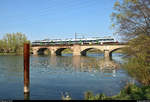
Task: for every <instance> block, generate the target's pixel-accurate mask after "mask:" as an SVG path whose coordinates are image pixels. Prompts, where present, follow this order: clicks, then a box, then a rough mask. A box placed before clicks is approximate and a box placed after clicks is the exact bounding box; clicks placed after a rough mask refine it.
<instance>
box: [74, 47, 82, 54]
mask: <svg viewBox="0 0 150 102" xmlns="http://www.w3.org/2000/svg"><path fill="white" fill-rule="evenodd" d="M80 55H81V46H80V45H73V56H80Z"/></svg>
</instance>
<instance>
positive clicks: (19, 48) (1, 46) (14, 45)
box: [0, 32, 29, 54]
mask: <svg viewBox="0 0 150 102" xmlns="http://www.w3.org/2000/svg"><path fill="white" fill-rule="evenodd" d="M25 42H28V43H29V41H27V38H26V36H25V35H24V34H22V33H18V32H17V33H12V34H11V33H10V34H6V35H5V36H4V37H3V39H2V40H0V53H16V54H21V53H22V52H23V44H24V43H25Z"/></svg>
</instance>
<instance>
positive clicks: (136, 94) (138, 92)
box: [84, 84, 150, 100]
mask: <svg viewBox="0 0 150 102" xmlns="http://www.w3.org/2000/svg"><path fill="white" fill-rule="evenodd" d="M84 96H85V100H146V99H150V86H142V87H137V86H136V85H134V84H127V85H126V86H125V87H124V89H122V90H121V91H120V93H119V94H117V95H115V96H105V95H104V94H97V95H96V96H94V95H93V93H92V92H90V91H88V92H86V93H85V95H84Z"/></svg>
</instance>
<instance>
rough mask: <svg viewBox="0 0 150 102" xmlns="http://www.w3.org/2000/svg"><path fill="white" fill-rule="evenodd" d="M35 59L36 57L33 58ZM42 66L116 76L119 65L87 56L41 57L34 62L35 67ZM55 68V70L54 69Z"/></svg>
mask: <svg viewBox="0 0 150 102" xmlns="http://www.w3.org/2000/svg"><path fill="white" fill-rule="evenodd" d="M33 58H34V56H33ZM39 64H40V66H41V68H47V69H51V70H54V69H55V70H56V69H57V68H59V69H60V70H65V71H69V72H90V73H91V72H93V73H94V72H102V73H112V75H113V76H115V73H116V70H117V69H119V68H120V66H119V64H118V63H116V62H115V61H113V60H110V59H104V58H101V57H97V58H95V57H86V56H47V57H46V58H45V56H41V57H37V58H36V59H35V60H33V62H32V65H33V67H36V66H39ZM52 68H53V69H52Z"/></svg>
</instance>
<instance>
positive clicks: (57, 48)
mask: <svg viewBox="0 0 150 102" xmlns="http://www.w3.org/2000/svg"><path fill="white" fill-rule="evenodd" d="M126 46H127V45H78V44H74V45H49V46H48V45H47V46H40V45H39V46H32V51H33V55H38V54H39V53H41V52H44V50H46V49H48V50H49V51H50V52H51V55H61V52H62V51H63V50H64V49H71V50H72V51H73V56H76V55H83V56H86V53H87V51H88V50H90V49H99V50H101V51H103V52H104V57H105V58H111V56H112V52H113V51H115V50H118V49H121V48H124V47H126Z"/></svg>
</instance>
